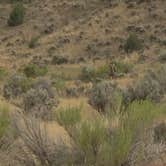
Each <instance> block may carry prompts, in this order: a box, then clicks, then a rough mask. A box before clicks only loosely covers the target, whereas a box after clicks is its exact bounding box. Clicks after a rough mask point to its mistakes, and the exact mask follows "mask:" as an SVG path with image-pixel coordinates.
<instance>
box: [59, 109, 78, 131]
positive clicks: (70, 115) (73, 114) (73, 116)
mask: <svg viewBox="0 0 166 166" xmlns="http://www.w3.org/2000/svg"><path fill="white" fill-rule="evenodd" d="M56 119H57V121H58V123H59V124H60V125H62V126H64V127H65V128H66V129H67V128H68V127H71V126H74V125H75V124H76V123H78V122H80V120H81V107H69V108H66V109H60V110H57V112H56Z"/></svg>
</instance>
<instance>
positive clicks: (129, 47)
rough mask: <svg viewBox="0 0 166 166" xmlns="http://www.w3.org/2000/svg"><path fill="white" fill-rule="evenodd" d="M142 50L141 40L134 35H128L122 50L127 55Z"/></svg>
mask: <svg viewBox="0 0 166 166" xmlns="http://www.w3.org/2000/svg"><path fill="white" fill-rule="evenodd" d="M140 49H142V43H141V40H140V39H139V38H138V37H137V35H135V34H130V35H129V37H128V38H127V40H126V42H125V44H124V50H125V51H126V52H127V53H129V52H133V51H137V50H140Z"/></svg>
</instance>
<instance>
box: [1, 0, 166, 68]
mask: <svg viewBox="0 0 166 166" xmlns="http://www.w3.org/2000/svg"><path fill="white" fill-rule="evenodd" d="M93 1H94V0H92V2H91V1H90V2H88V3H87V5H86V4H85V3H84V1H74V0H72V1H67V0H61V1H59V0H57V1H54V0H46V1H39V0H35V1H34V2H32V3H30V4H26V5H25V6H26V9H27V10H26V19H25V23H24V24H23V25H21V26H18V27H8V26H7V25H6V21H7V18H8V15H9V13H10V10H11V6H10V4H1V5H0V16H1V17H0V65H1V66H6V67H9V68H11V67H13V66H14V67H15V66H17V67H19V66H20V65H21V64H24V63H27V62H28V61H31V60H33V58H37V57H40V58H39V59H41V60H43V59H45V60H48V61H49V60H50V57H51V56H53V55H56V54H59V55H61V54H62V55H65V56H68V57H69V58H70V59H72V61H77V59H78V58H79V57H84V58H85V60H89V58H91V59H92V58H93V57H95V56H96V55H97V56H99V57H102V56H103V55H110V54H111V55H113V56H122V57H124V56H125V53H124V52H123V51H122V50H119V46H120V45H121V44H123V40H124V39H125V38H126V37H127V35H128V33H129V32H131V30H127V29H128V26H133V27H131V28H132V29H133V30H132V31H134V29H135V30H136V31H137V33H138V34H139V35H140V37H141V38H142V39H143V40H144V43H145V51H144V52H143V53H142V54H145V55H146V56H148V59H147V63H148V62H149V60H150V59H153V58H155V56H156V51H157V50H158V49H163V47H164V46H161V45H160V44H159V42H158V40H166V39H165V36H166V35H165V34H166V30H165V25H166V18H165V14H166V11H165V7H166V1H163V0H157V1H153V2H148V1H147V2H145V3H142V4H139V5H135V6H133V7H129V6H128V5H127V4H124V3H119V5H112V6H111V5H110V3H108V2H107V3H103V2H98V3H95V2H93ZM49 30H50V31H51V32H50V33H49V34H46V33H45V31H49ZM37 35H41V38H40V41H39V46H38V47H37V48H35V49H29V48H28V43H29V41H30V39H31V38H32V37H33V36H37ZM152 36H153V38H154V41H152V40H150V37H152ZM155 38H156V39H155Z"/></svg>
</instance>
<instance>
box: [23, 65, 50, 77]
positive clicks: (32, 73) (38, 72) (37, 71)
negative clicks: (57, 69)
mask: <svg viewBox="0 0 166 166" xmlns="http://www.w3.org/2000/svg"><path fill="white" fill-rule="evenodd" d="M47 72H48V69H47V66H38V65H35V64H29V65H27V66H26V67H25V68H24V74H25V75H26V76H27V77H38V76H44V75H45V74H46V73H47Z"/></svg>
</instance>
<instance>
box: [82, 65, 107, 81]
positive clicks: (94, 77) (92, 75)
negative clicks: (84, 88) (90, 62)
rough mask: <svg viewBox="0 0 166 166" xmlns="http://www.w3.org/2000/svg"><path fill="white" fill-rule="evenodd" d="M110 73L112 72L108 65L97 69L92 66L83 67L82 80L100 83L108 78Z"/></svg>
mask: <svg viewBox="0 0 166 166" xmlns="http://www.w3.org/2000/svg"><path fill="white" fill-rule="evenodd" d="M109 73H110V70H109V66H108V65H103V66H99V67H98V68H96V69H95V68H94V67H92V66H89V67H83V68H82V71H81V75H80V78H81V80H83V81H99V80H102V79H106V78H108V77H109Z"/></svg>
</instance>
